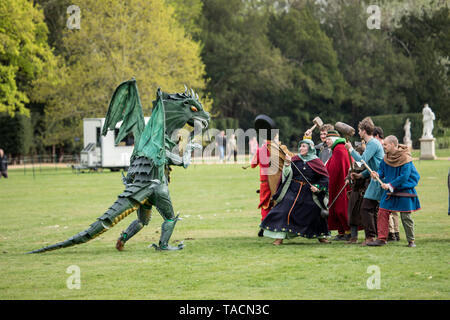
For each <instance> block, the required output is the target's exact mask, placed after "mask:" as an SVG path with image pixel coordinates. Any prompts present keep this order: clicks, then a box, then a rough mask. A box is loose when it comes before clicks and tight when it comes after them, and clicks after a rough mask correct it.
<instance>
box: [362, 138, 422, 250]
mask: <svg viewBox="0 0 450 320" xmlns="http://www.w3.org/2000/svg"><path fill="white" fill-rule="evenodd" d="M383 147H384V151H385V156H384V159H383V160H382V161H381V163H380V167H379V169H378V172H373V173H372V178H374V179H376V178H377V177H379V178H380V179H381V181H383V183H382V184H381V188H382V189H383V191H384V192H383V195H382V198H381V201H380V209H379V211H378V220H377V230H378V238H377V240H376V241H373V242H370V243H368V244H367V245H368V246H383V245H385V244H386V241H387V237H388V232H389V215H390V214H391V212H400V215H401V219H402V224H403V229H404V230H405V233H406V239H407V241H408V247H415V246H416V244H415V242H414V241H415V239H414V221H413V219H412V217H411V213H412V212H415V211H417V210H420V202H419V198H418V196H417V192H416V189H415V187H416V186H417V184H418V183H419V179H420V175H419V173H418V172H417V169H416V167H415V166H414V164H413V162H412V157H411V153H410V152H409V149H408V147H407V146H406V145H403V144H399V143H398V139H397V138H396V137H395V136H387V137H386V139H384V145H383Z"/></svg>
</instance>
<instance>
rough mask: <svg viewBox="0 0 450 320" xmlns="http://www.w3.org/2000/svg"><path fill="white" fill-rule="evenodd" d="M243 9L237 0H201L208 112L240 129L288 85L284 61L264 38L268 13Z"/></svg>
mask: <svg viewBox="0 0 450 320" xmlns="http://www.w3.org/2000/svg"><path fill="white" fill-rule="evenodd" d="M245 9H246V7H245V5H244V3H243V2H242V1H241V0H231V1H230V0H205V1H204V2H203V19H202V21H201V27H202V34H201V36H200V39H201V41H202V43H203V50H202V58H203V61H204V63H205V65H206V72H207V77H208V79H209V82H208V87H207V89H208V90H209V91H210V92H211V95H212V98H213V100H214V105H213V111H214V113H215V114H217V115H219V114H220V116H222V117H232V118H239V119H240V125H241V126H242V127H243V128H246V127H250V126H252V121H253V119H254V117H255V115H256V114H258V113H261V112H266V111H270V110H271V109H272V108H273V102H274V101H273V98H274V97H275V96H277V95H278V94H279V93H280V92H281V89H283V88H286V87H287V86H288V85H289V83H288V72H287V64H286V61H285V60H284V59H283V57H282V56H281V53H280V51H279V50H278V49H276V48H274V47H273V45H272V44H271V43H270V41H269V39H268V37H267V23H268V15H267V14H266V13H265V12H261V11H248V10H245Z"/></svg>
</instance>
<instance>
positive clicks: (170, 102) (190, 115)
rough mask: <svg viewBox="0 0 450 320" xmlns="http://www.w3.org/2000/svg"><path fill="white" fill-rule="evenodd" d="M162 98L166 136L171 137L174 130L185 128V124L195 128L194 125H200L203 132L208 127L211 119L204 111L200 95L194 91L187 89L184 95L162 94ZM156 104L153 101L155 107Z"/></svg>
mask: <svg viewBox="0 0 450 320" xmlns="http://www.w3.org/2000/svg"><path fill="white" fill-rule="evenodd" d="M160 97H161V98H162V99H163V103H164V110H165V117H166V134H168V135H169V136H170V135H171V134H172V132H173V131H174V130H176V129H180V128H182V127H184V125H185V124H188V125H190V126H191V127H194V124H195V123H198V125H200V126H201V130H204V129H206V128H207V127H208V125H209V121H210V119H211V117H210V115H209V113H208V112H206V111H205V110H204V109H203V105H202V103H201V102H200V101H199V99H198V95H197V94H196V93H195V92H194V91H193V90H192V89H191V92H189V91H188V90H187V89H186V91H185V92H184V93H173V94H169V93H165V92H160ZM155 103H156V101H153V106H155Z"/></svg>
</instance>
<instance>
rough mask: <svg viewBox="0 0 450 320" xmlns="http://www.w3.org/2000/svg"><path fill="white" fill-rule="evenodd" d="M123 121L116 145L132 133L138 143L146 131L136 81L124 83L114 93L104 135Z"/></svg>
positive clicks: (104, 127)
mask: <svg viewBox="0 0 450 320" xmlns="http://www.w3.org/2000/svg"><path fill="white" fill-rule="evenodd" d="M119 121H122V124H121V126H120V129H119V133H118V135H117V137H116V141H115V143H116V144H118V143H119V142H120V141H121V140H122V139H123V138H125V137H126V136H127V135H128V134H129V133H130V132H133V135H134V141H135V142H136V143H138V141H139V139H140V137H141V134H142V132H143V131H144V127H145V121H144V115H143V112H142V104H141V99H140V98H139V92H138V88H137V85H136V79H134V78H132V79H131V80H128V81H125V82H122V83H121V84H120V85H119V86H118V87H117V88H116V90H115V91H114V94H113V96H112V98H111V102H110V103H109V108H108V112H107V114H106V118H105V123H104V125H103V129H102V135H103V136H105V135H106V134H107V132H108V129H109V130H114V129H115V127H116V124H117V123H118V122H119Z"/></svg>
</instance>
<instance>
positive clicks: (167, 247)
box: [148, 241, 185, 251]
mask: <svg viewBox="0 0 450 320" xmlns="http://www.w3.org/2000/svg"><path fill="white" fill-rule="evenodd" d="M183 242H184V241H181V242H180V243H179V244H178V246H176V247H172V246H169V245H167V246H162V247H161V246H158V245H156V244H155V243H152V244H151V245H149V246H148V247H149V248H155V250H156V251H175V250H181V249H183V248H184V247H185V246H184V243H183Z"/></svg>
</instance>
